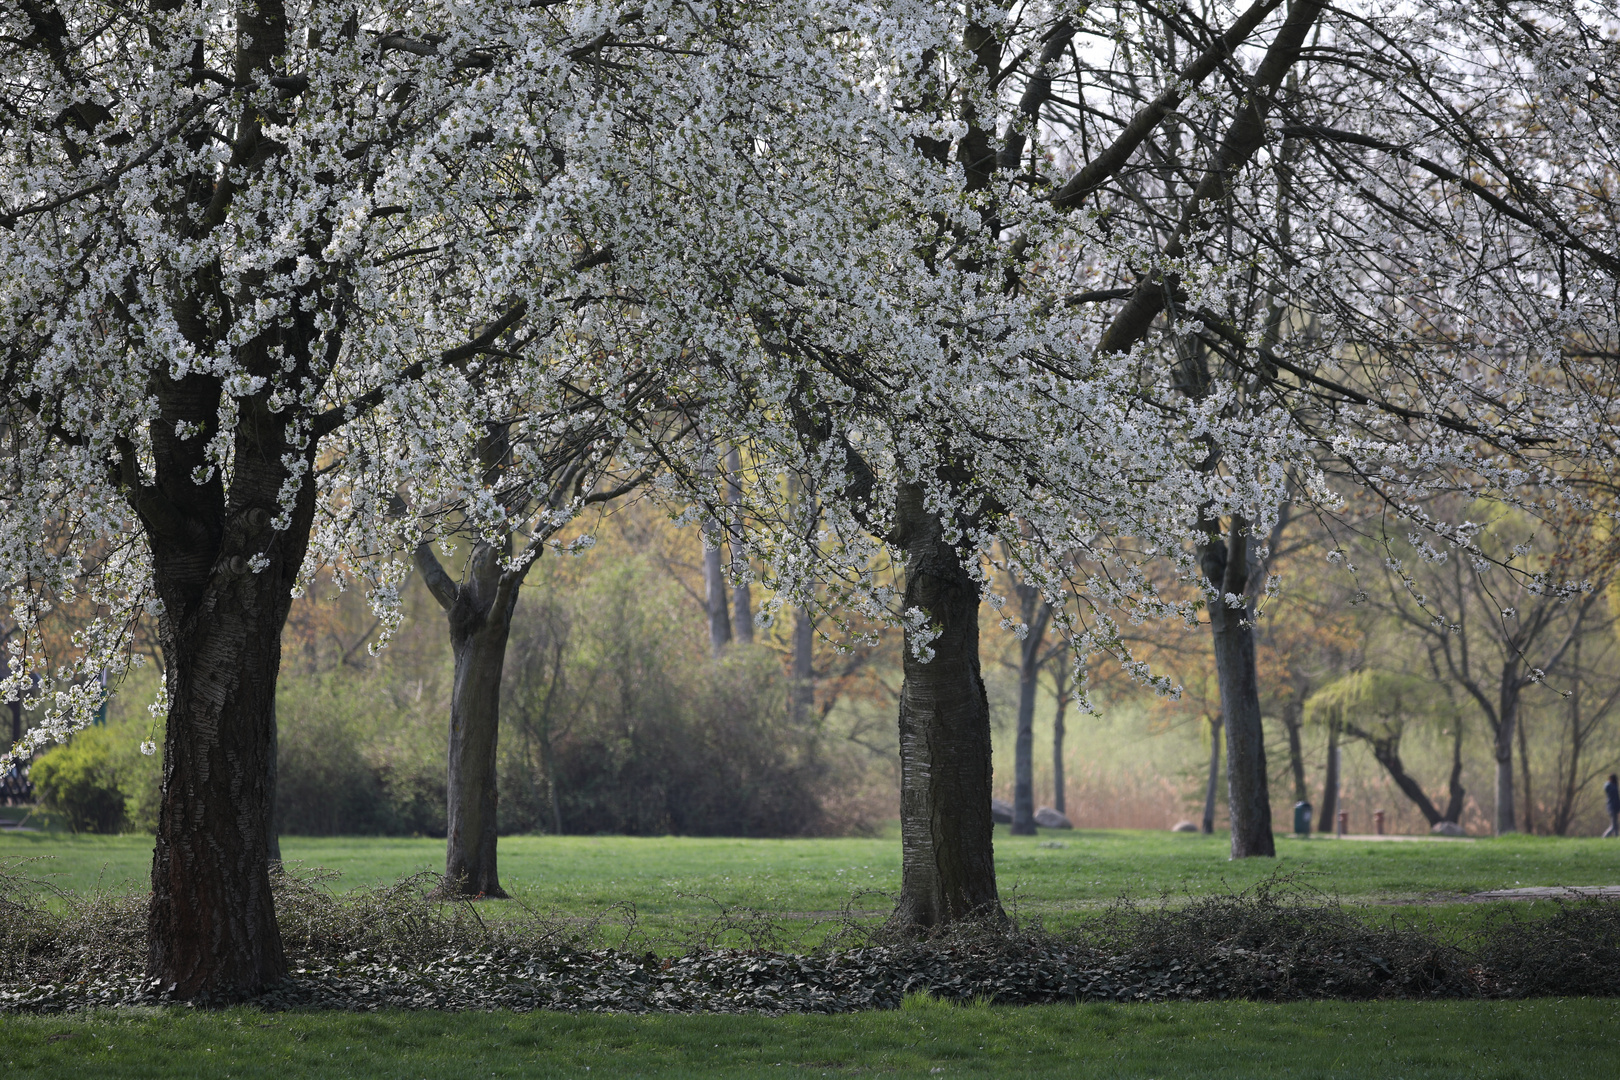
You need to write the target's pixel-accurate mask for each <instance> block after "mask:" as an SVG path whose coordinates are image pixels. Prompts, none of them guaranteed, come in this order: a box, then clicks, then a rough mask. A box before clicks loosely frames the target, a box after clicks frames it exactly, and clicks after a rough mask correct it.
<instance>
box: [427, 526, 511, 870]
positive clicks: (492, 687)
mask: <svg viewBox="0 0 1620 1080" xmlns="http://www.w3.org/2000/svg"><path fill="white" fill-rule="evenodd" d="M503 554H504V552H503V551H502V550H501V549H500V548H498V547H495V546H494V545H491V544H487V543H483V542H479V543H477V544H475V545H474V546H473V551H472V556H471V558H470V559H469V561H468V567H467V578H466V581H464V582H463V583H462V584H461V586H460V587H459V588H458V589H457V590H456V596H455V601H454V602H453V603H452V604H451V605H450V609H449V611H448V617H449V622H450V648H451V651H452V652H453V653H454V655H455V682H454V683H453V684H452V687H451V691H450V695H451V696H450V757H449V767H448V770H447V775H446V780H447V795H448V814H447V822H446V824H447V835H446V841H447V842H446V846H445V859H444V877H445V888H446V889H447V890H450V891H452V892H455V893H457V894H459V895H462V896H495V897H501V896H505V895H506V892H505V891H504V890H503V889H502V888H501V881H500V875H499V873H498V872H497V868H496V836H497V833H496V825H497V810H498V806H499V800H500V795H499V789H498V786H497V780H496V773H495V756H496V750H497V747H498V743H499V739H500V728H501V672H502V670H503V669H504V668H505V666H506V641H507V637H508V636H509V635H510V633H511V629H512V610H513V607H514V606H515V604H514V601H515V599H516V597H517V590H516V589H511V590H510V591H503V590H502V589H501V588H500V587H499V586H500V577H501V573H500V559H501V556H502V555H503Z"/></svg>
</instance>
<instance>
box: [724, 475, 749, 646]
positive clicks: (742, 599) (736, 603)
mask: <svg viewBox="0 0 1620 1080" xmlns="http://www.w3.org/2000/svg"><path fill="white" fill-rule="evenodd" d="M741 479H742V455H741V454H739V453H738V452H737V448H736V447H735V446H733V447H732V448H731V450H730V451H728V452H727V454H726V504H727V505H728V506H730V507H731V522H730V524H731V530H732V535H733V536H741V535H743V526H744V525H745V524H746V522H744V520H743V510H742V483H741ZM747 569H748V567H747V564H746V563H745V562H744V560H743V557H742V548H741V547H740V546H738V545H737V544H736V543H735V542H734V543H733V544H732V545H731V581H732V585H731V628H732V633H733V635H734V636H735V637H736V639H737V640H738V641H739V642H740V643H742V644H744V645H752V644H753V643H754V598H753V595H752V590H751V589H750V588H749V586H748V582H747V580H745V578H744V575H743V572H744V571H745V570H747Z"/></svg>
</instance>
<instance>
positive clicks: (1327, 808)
mask: <svg viewBox="0 0 1620 1080" xmlns="http://www.w3.org/2000/svg"><path fill="white" fill-rule="evenodd" d="M1338 812H1339V724H1338V721H1331V722H1329V724H1328V745H1327V775H1326V777H1324V778H1323V780H1322V816H1321V817H1320V818H1319V819H1318V820H1317V822H1316V831H1317V832H1319V833H1330V832H1333V831H1334V830H1335V829H1336V828H1337V826H1336V824H1335V823H1334V820H1333V819H1334V816H1335V815H1337V814H1338Z"/></svg>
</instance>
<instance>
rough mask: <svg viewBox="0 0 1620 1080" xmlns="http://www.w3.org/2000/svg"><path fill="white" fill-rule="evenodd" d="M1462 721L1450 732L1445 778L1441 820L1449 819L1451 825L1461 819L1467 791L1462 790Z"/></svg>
mask: <svg viewBox="0 0 1620 1080" xmlns="http://www.w3.org/2000/svg"><path fill="white" fill-rule="evenodd" d="M1462 737H1463V732H1462V722H1461V720H1459V721H1458V722H1457V723H1456V724H1455V727H1454V730H1453V731H1452V733H1451V775H1450V776H1449V777H1447V778H1446V790H1447V792H1448V794H1447V795H1446V813H1445V816H1444V817H1443V818H1441V820H1442V821H1449V822H1451V823H1452V824H1453V825H1455V824H1457V822H1458V821H1460V820H1462V812H1463V799H1464V798H1465V797H1466V796H1467V794H1468V793H1467V792H1466V791H1464V790H1463V785H1462V771H1463V756H1462Z"/></svg>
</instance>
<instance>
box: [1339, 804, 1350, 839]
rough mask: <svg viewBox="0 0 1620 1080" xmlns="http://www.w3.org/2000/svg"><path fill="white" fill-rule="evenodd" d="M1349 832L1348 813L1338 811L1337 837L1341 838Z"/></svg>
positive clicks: (1346, 811)
mask: <svg viewBox="0 0 1620 1080" xmlns="http://www.w3.org/2000/svg"><path fill="white" fill-rule="evenodd" d="M1349 831H1350V811H1348V810H1340V811H1339V835H1340V836H1343V835H1344V834H1345V833H1347V832H1349Z"/></svg>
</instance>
